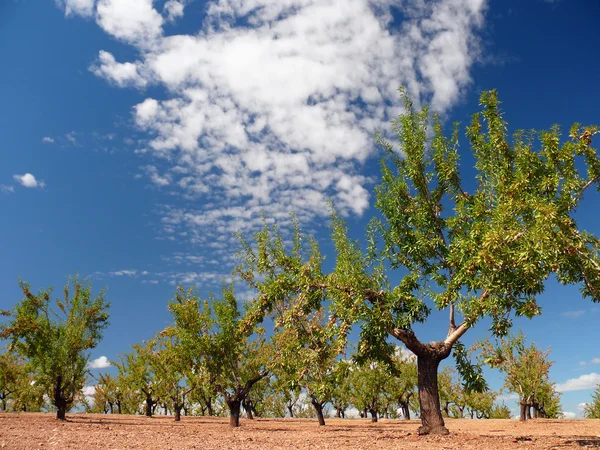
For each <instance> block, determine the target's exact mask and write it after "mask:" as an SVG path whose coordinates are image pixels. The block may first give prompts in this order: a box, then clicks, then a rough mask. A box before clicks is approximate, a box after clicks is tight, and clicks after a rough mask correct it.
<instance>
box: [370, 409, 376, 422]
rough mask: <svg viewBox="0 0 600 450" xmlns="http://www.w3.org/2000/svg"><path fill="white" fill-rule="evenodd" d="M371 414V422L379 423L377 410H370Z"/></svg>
mask: <svg viewBox="0 0 600 450" xmlns="http://www.w3.org/2000/svg"><path fill="white" fill-rule="evenodd" d="M369 412H370V413H371V422H377V410H376V409H370V410H369Z"/></svg>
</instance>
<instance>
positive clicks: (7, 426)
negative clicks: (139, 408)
mask: <svg viewBox="0 0 600 450" xmlns="http://www.w3.org/2000/svg"><path fill="white" fill-rule="evenodd" d="M67 418H68V421H67V422H62V423H61V422H57V421H56V420H55V419H54V418H53V416H52V415H50V414H24V413H21V414H12V413H2V414H0V448H6V449H46V448H56V449H85V450H92V449H130V448H135V449H161V450H162V449H173V450H175V449H296V448H302V449H314V448H319V449H336V450H337V449H365V450H367V449H368V450H373V449H405V448H407V449H412V448H419V449H494V450H501V449H538V448H539V449H542V448H543V449H553V448H554V449H564V448H590V447H593V448H600V421H598V420H541V419H538V420H533V421H530V422H527V423H520V422H518V421H515V420H448V421H447V424H446V425H447V426H448V428H449V429H450V431H451V434H450V436H425V437H423V436H417V434H416V431H417V428H418V426H419V422H418V421H415V420H413V421H410V422H403V421H392V420H382V421H380V422H379V423H375V424H371V423H370V422H369V421H368V420H359V419H346V420H341V419H329V420H328V422H327V426H325V427H319V426H318V425H317V424H316V423H315V421H314V420H308V419H258V420H252V421H251V420H242V426H241V427H240V428H238V429H231V428H229V425H228V423H227V420H226V419H220V418H206V417H183V418H182V421H181V422H179V423H176V422H174V421H173V419H172V418H171V417H154V418H152V419H147V418H145V417H141V416H120V415H92V414H70V415H68V416H67Z"/></svg>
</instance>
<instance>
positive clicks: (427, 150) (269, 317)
mask: <svg viewBox="0 0 600 450" xmlns="http://www.w3.org/2000/svg"><path fill="white" fill-rule="evenodd" d="M403 99H404V106H405V108H404V112H403V113H402V114H401V115H400V116H399V117H398V119H397V120H395V121H394V123H393V128H394V132H395V134H396V137H397V140H398V143H397V145H394V144H392V143H391V142H389V141H388V140H386V139H385V138H384V137H382V136H378V138H377V139H378V142H379V144H380V145H381V146H382V147H383V148H384V149H385V151H386V156H385V158H384V161H383V164H382V177H381V183H380V184H379V186H378V187H377V189H376V191H375V194H376V202H375V205H376V207H377V208H378V211H379V213H378V214H377V215H376V216H375V217H374V218H373V220H372V221H371V222H370V224H369V227H368V229H367V231H366V239H365V241H366V242H365V244H366V245H365V247H364V248H363V247H362V246H361V244H360V243H359V242H357V241H354V240H352V239H351V238H350V237H349V232H348V229H347V226H346V224H345V222H344V221H343V219H342V218H341V217H340V216H339V215H338V214H337V212H336V211H335V207H334V206H335V205H332V207H331V209H332V211H331V212H332V219H331V230H332V241H333V244H334V248H335V264H334V267H333V269H332V270H330V271H325V270H324V269H323V260H324V258H323V255H322V254H321V251H320V249H319V244H318V243H317V241H316V240H315V239H313V238H311V237H309V236H307V235H304V234H303V233H302V232H301V230H300V225H299V223H298V222H297V221H296V220H295V218H292V224H293V225H292V227H291V228H292V230H291V234H288V233H287V232H286V231H285V230H283V231H282V230H280V229H279V228H277V227H276V226H268V225H267V221H266V220H265V225H264V227H263V228H262V230H261V231H259V232H258V233H256V234H255V235H254V236H253V238H252V239H250V240H245V239H243V238H241V237H240V241H241V251H240V252H239V255H238V260H239V264H238V266H237V267H236V269H235V271H234V274H235V275H236V276H237V277H238V278H240V279H241V280H243V281H244V282H245V283H247V285H248V287H249V288H250V289H251V290H252V292H253V293H254V296H253V299H252V300H250V301H248V302H244V303H241V302H239V301H238V299H236V296H235V293H234V288H233V284H231V285H226V286H224V287H223V290H222V292H221V295H220V296H215V295H210V296H209V297H208V298H207V299H201V298H200V295H199V293H198V291H196V290H195V289H194V288H193V287H181V286H180V287H178V289H177V290H176V292H175V295H174V298H173V299H172V300H171V301H170V302H169V311H170V312H171V314H172V324H171V325H169V326H168V327H166V328H165V329H164V330H160V331H159V332H158V333H157V334H156V335H155V336H154V337H151V339H149V340H148V341H145V342H143V343H139V344H135V345H134V346H133V348H132V351H131V352H129V353H127V354H125V355H122V356H121V357H120V359H119V361H116V362H115V365H116V368H117V372H118V373H117V374H116V375H115V376H112V375H101V376H99V377H98V378H97V379H96V382H95V386H96V388H95V393H94V394H93V398H92V399H91V400H90V399H85V398H84V396H83V395H82V394H81V392H82V388H83V386H84V382H85V380H86V376H87V375H88V372H89V371H88V368H87V363H88V359H89V350H91V349H93V348H94V347H95V346H96V345H97V343H98V342H99V340H100V339H101V337H102V331H103V330H104V329H105V328H106V326H107V323H108V312H107V310H108V303H107V302H106V301H105V299H104V292H103V291H102V292H101V293H100V294H98V295H97V296H96V297H94V296H92V294H91V285H90V284H89V283H88V282H86V281H82V280H80V279H79V278H77V277H75V278H72V279H70V280H69V282H68V283H67V285H66V286H65V289H64V296H63V299H62V300H56V301H55V302H52V300H51V290H45V291H44V290H42V291H40V293H39V294H38V295H34V294H32V293H31V291H30V287H29V285H28V284H26V283H24V282H21V283H20V286H21V289H22V291H23V294H24V297H25V298H24V299H23V300H22V301H21V302H20V303H18V304H17V305H16V306H15V308H14V309H13V310H12V311H10V312H7V313H6V314H7V315H8V316H9V318H8V320H7V322H6V323H4V324H2V325H1V326H0V337H1V338H3V339H6V341H7V343H8V344H7V347H6V351H5V352H4V353H3V354H2V355H1V357H0V402H1V405H2V407H3V408H6V407H7V405H9V404H10V405H11V407H12V408H13V409H25V410H36V409H38V410H39V409H40V408H42V407H43V405H44V404H47V403H48V400H50V402H51V403H52V404H53V405H54V407H55V408H56V411H57V418H58V419H65V415H66V412H67V411H68V410H69V409H70V408H71V407H72V406H73V405H74V404H75V403H77V402H80V403H84V404H86V405H87V408H88V410H90V411H97V412H105V413H109V412H110V413H115V412H120V413H132V414H133V413H143V414H145V415H147V416H148V417H151V416H152V415H153V414H155V413H156V408H163V410H164V412H165V413H166V412H172V413H173V415H174V416H175V420H179V419H180V417H181V412H182V411H183V413H184V414H187V413H196V414H208V415H213V414H226V415H228V416H229V418H230V424H231V426H232V427H237V426H239V424H240V416H241V414H242V413H243V412H245V413H246V415H247V417H248V418H249V419H251V418H253V417H255V416H261V415H262V416H282V415H284V414H287V415H289V416H306V415H309V416H313V415H314V416H316V417H317V420H318V423H319V425H325V418H326V416H327V414H328V412H327V405H331V407H332V408H333V409H334V411H335V413H336V415H338V416H340V417H343V416H344V414H345V411H347V410H348V409H349V408H350V407H351V406H352V407H354V408H356V409H357V410H358V411H360V412H361V413H362V415H363V416H365V417H366V416H367V414H368V415H370V416H371V420H373V421H377V420H378V418H379V417H382V416H383V417H391V418H395V417H398V416H403V417H404V418H406V419H408V418H410V415H411V412H413V413H416V414H418V416H419V418H420V420H421V423H422V426H421V428H420V429H419V433H420V434H430V433H433V434H446V433H448V430H447V428H446V427H445V422H444V417H471V418H479V419H483V418H493V417H502V418H505V417H507V416H508V415H509V414H510V412H509V409H508V408H507V407H506V406H505V405H500V404H497V402H496V399H497V395H498V393H494V392H490V391H489V389H488V386H487V383H486V381H485V379H484V378H483V372H482V367H481V364H488V365H489V366H491V367H493V368H498V369H499V370H500V371H501V372H502V373H503V374H504V375H505V385H504V390H505V391H508V392H513V393H516V394H518V395H519V398H520V401H519V403H520V407H521V419H523V420H525V419H528V418H531V417H533V418H535V417H557V416H558V415H559V413H560V402H559V396H558V394H557V393H556V392H555V389H554V385H553V383H552V382H551V381H550V380H549V376H548V370H549V368H550V365H551V363H550V362H549V361H548V356H549V355H548V352H543V351H540V350H538V349H537V348H535V346H533V345H531V346H529V347H527V346H525V344H524V337H523V335H521V334H519V335H517V336H512V335H510V334H509V332H510V329H511V327H512V318H513V317H514V316H525V317H528V318H532V317H534V316H536V315H538V314H540V311H541V310H540V308H539V306H538V304H537V302H536V297H537V296H538V295H539V294H540V293H542V291H543V289H544V284H545V282H546V280H547V279H548V278H549V277H550V276H555V277H556V279H557V280H558V281H559V282H560V283H562V284H565V285H566V284H578V285H579V286H581V292H582V295H583V296H584V297H589V298H591V299H592V300H594V301H600V255H599V252H598V250H599V247H600V240H598V238H596V237H595V236H594V235H592V234H590V233H587V232H586V231H584V230H581V229H579V227H578V226H577V222H576V221H575V219H574V211H575V209H576V208H577V207H578V206H579V205H580V203H581V199H582V198H583V195H584V193H585V192H586V190H587V189H589V188H590V187H592V186H595V185H598V181H599V180H600V159H599V158H598V155H597V152H596V151H595V150H594V149H593V148H592V146H591V145H592V144H591V140H592V137H593V136H594V135H595V134H597V133H598V129H597V128H596V127H587V128H580V127H579V125H574V126H573V127H572V129H571V130H570V133H569V139H567V140H566V141H565V142H562V143H561V134H560V131H559V129H558V128H557V127H554V128H552V129H551V130H550V131H545V132H541V133H539V134H538V135H534V134H532V133H523V132H517V133H516V134H514V135H513V136H512V137H509V135H508V132H507V124H506V123H505V122H504V120H503V118H502V113H501V111H500V107H499V101H498V98H497V94H496V92H495V91H489V92H484V93H483V94H482V95H481V105H482V111H481V112H480V113H478V114H475V115H474V116H473V120H472V122H471V124H470V125H469V126H468V127H467V131H466V136H467V139H468V142H469V144H470V148H471V153H472V157H473V159H474V161H475V176H474V178H473V179H468V180H466V181H465V180H463V179H462V178H461V173H460V171H459V150H458V148H459V142H460V139H459V129H458V127H455V128H454V131H453V133H452V134H451V136H450V137H447V136H446V135H445V134H444V127H443V125H442V123H441V121H440V119H439V118H438V117H437V116H436V115H435V114H433V115H432V114H430V111H429V110H428V108H422V109H420V110H418V109H415V107H414V105H413V104H412V102H411V101H410V99H409V98H408V97H407V96H406V95H405V94H404V93H403ZM536 136H537V137H538V138H539V139H536ZM392 280H396V281H392ZM433 310H439V311H445V312H446V314H447V317H448V321H447V324H446V325H445V326H444V329H443V330H440V338H439V339H438V340H437V341H433V342H424V341H422V340H421V339H420V338H419V337H418V336H417V335H416V333H415V332H414V330H413V326H414V325H415V324H417V323H422V322H425V321H427V319H428V318H429V316H430V314H431V313H432V311H433ZM484 318H489V319H491V323H492V327H491V331H492V334H493V336H494V338H496V339H497V340H498V344H497V345H493V344H492V343H491V342H489V341H486V342H484V343H481V344H479V346H478V347H477V350H478V351H479V363H478V364H473V363H471V361H470V358H469V354H468V352H467V351H466V349H465V347H464V345H462V344H461V343H460V341H459V340H460V338H461V337H462V336H463V335H464V334H465V333H466V332H467V331H468V330H469V329H471V328H472V327H473V326H474V325H475V324H476V323H477V322H479V321H480V320H482V319H484ZM356 327H359V328H360V337H359V339H358V342H356V343H353V344H354V346H352V345H351V344H352V343H349V342H348V339H349V334H350V332H351V330H352V329H354V328H356ZM398 341H399V342H398ZM398 344H402V345H403V346H404V347H406V349H408V350H409V351H410V352H406V351H405V350H400V347H399V346H398ZM351 347H353V348H354V350H353V351H350V348H351ZM451 354H454V357H455V359H456V369H453V368H451V367H450V366H448V365H446V366H444V368H443V369H442V370H441V371H440V370H439V367H440V364H441V363H442V361H444V360H445V359H447V358H448V357H449V356H450V355H451ZM597 406H598V392H596V394H595V397H594V401H593V402H592V403H590V404H589V405H588V407H587V408H589V410H588V409H586V414H588V415H589V416H590V417H597V411H598V408H597ZM531 409H533V413H532V412H531Z"/></svg>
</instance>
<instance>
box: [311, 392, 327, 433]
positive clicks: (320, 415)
mask: <svg viewBox="0 0 600 450" xmlns="http://www.w3.org/2000/svg"><path fill="white" fill-rule="evenodd" d="M311 403H312V405H313V406H314V407H315V411H316V412H317V419H319V426H324V425H325V417H324V416H323V404H322V403H320V402H318V401H317V400H315V399H314V398H313V399H312V400H311Z"/></svg>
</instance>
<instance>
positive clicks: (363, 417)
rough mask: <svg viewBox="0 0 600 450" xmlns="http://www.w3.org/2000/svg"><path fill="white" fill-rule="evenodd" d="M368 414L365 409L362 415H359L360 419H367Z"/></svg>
mask: <svg viewBox="0 0 600 450" xmlns="http://www.w3.org/2000/svg"><path fill="white" fill-rule="evenodd" d="M368 414H369V412H368V411H367V408H365V409H363V410H362V413H361V415H360V417H361V418H362V419H366V418H368Z"/></svg>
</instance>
